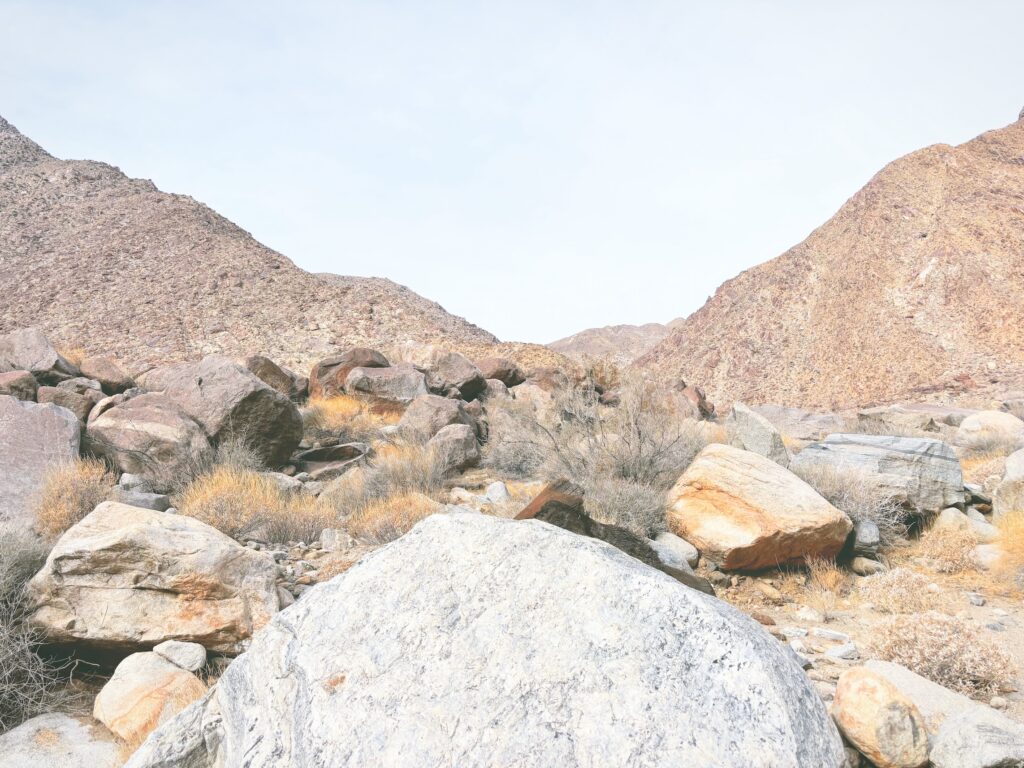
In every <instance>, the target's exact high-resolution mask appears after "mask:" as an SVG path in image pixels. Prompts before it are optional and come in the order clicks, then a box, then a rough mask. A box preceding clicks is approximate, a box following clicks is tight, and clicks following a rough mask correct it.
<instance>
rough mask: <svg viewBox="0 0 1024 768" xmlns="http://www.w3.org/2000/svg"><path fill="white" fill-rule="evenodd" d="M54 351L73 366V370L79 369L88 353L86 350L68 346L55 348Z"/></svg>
mask: <svg viewBox="0 0 1024 768" xmlns="http://www.w3.org/2000/svg"><path fill="white" fill-rule="evenodd" d="M55 349H56V351H57V354H58V355H60V356H61V357H63V358H64V359H65V360H67V361H68V362H69V363H71V364H72V365H73V366H75V368H80V367H81V365H82V361H83V360H85V358H87V357H88V356H89V352H88V351H87V350H86V349H84V348H82V347H76V346H72V345H70V344H69V345H67V346H57V347H56V348H55Z"/></svg>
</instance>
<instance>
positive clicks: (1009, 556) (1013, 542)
mask: <svg viewBox="0 0 1024 768" xmlns="http://www.w3.org/2000/svg"><path fill="white" fill-rule="evenodd" d="M996 527H997V528H998V529H999V549H1000V550H1001V551H1002V554H1001V555H1000V556H999V561H998V562H997V564H996V568H997V569H998V571H999V572H1000V573H1002V574H1008V575H1009V576H1010V578H1011V580H1013V581H1016V582H1017V583H1019V584H1020V586H1022V587H1024V510H1020V509H1015V510H1012V511H1011V512H1007V513H1006V514H1004V515H1003V516H1002V518H1000V519H999V520H998V521H997V522H996Z"/></svg>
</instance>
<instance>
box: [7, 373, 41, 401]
mask: <svg viewBox="0 0 1024 768" xmlns="http://www.w3.org/2000/svg"><path fill="white" fill-rule="evenodd" d="M38 389H39V383H38V382H37V381H36V377H35V376H33V375H32V374H31V373H29V372H28V371H8V372H7V373H0V395H10V396H11V397H14V398H17V399H18V400H35V399H36V391H37V390H38Z"/></svg>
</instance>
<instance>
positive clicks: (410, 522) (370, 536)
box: [346, 493, 443, 544]
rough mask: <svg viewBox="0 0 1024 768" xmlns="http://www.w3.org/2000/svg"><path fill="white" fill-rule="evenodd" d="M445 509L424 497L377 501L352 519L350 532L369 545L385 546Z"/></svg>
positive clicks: (399, 496)
mask: <svg viewBox="0 0 1024 768" xmlns="http://www.w3.org/2000/svg"><path fill="white" fill-rule="evenodd" d="M441 509H443V507H442V506H441V505H440V504H439V503H438V502H436V501H434V500H433V499H431V498H430V497H429V496H424V495H423V494H422V493H399V494H396V495H394V496H388V497H386V498H381V499H374V500H373V501H370V502H369V503H368V504H365V505H364V506H362V507H361V508H360V509H359V510H358V511H356V512H354V513H353V514H352V515H350V516H349V518H348V520H347V521H346V527H347V528H348V532H349V533H350V534H351V535H352V536H354V537H356V538H358V539H361V540H362V541H365V542H367V543H370V544H386V543H387V542H389V541H394V540H395V539H397V538H398V537H399V536H402V535H403V534H405V533H407V532H408V531H409V530H410V529H411V528H412V527H413V526H414V525H416V523H418V522H419V521H420V520H423V519H424V518H426V517H430V515H433V514H435V513H436V512H439V511H440V510H441Z"/></svg>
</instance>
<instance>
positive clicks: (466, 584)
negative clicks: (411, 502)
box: [128, 514, 845, 768]
mask: <svg viewBox="0 0 1024 768" xmlns="http://www.w3.org/2000/svg"><path fill="white" fill-rule="evenodd" d="M452 542H459V546H457V547H453V546H452V545H451V544H452ZM423 563H431V564H432V565H431V574H430V578H429V579H424V578H422V571H421V566H422V564H423ZM595 616H599V617H601V619H600V621H595V620H594V617H595ZM439 622H443V624H444V627H445V631H444V632H438V631H436V629H437V627H438V624H439ZM408 637H415V638H417V642H416V643H412V644H410V643H408V642H405V641H404V639H405V638H408ZM609 653H614V655H615V665H614V666H615V669H614V673H613V674H612V673H611V672H610V671H609V670H608V668H607V667H606V666H603V662H602V661H601V660H606V659H607V658H608V654H609ZM680 659H685V660H686V661H687V663H685V664H680V663H679V660H680ZM602 669H604V670H605V671H603V672H601V671H600V670H602ZM595 670H598V673H597V674H596V676H595ZM651 670H658V673H657V674H656V675H652V674H651ZM425 702H433V704H432V705H430V706H426V705H425ZM496 712H500V713H501V716H500V717H497V718H496V717H495V713H496ZM538 713H542V716H538ZM612 713H614V714H612ZM552 722H557V723H559V724H560V725H559V728H560V729H561V732H562V737H561V738H552V736H551V723H552ZM207 745H209V746H207ZM214 753H216V754H214ZM666 755H671V756H672V761H673V762H675V763H678V764H679V765H692V766H711V765H714V766H717V767H718V768H738V767H740V766H742V767H743V768H749V766H750V765H751V762H750V761H751V756H752V755H756V756H757V757H756V759H757V760H758V761H760V762H761V763H762V764H764V765H794V766H797V765H799V766H814V767H815V768H839V766H841V765H843V763H844V760H845V754H844V751H843V746H842V741H841V739H840V737H839V734H838V732H837V730H836V728H835V726H834V724H833V723H832V721H831V719H830V718H829V716H828V714H827V712H826V710H825V707H824V705H823V704H822V702H821V700H820V698H819V697H818V695H817V694H816V692H815V690H814V688H813V687H812V684H811V682H810V681H809V680H808V679H807V677H806V675H805V674H804V672H802V671H801V670H800V668H799V666H798V665H797V663H796V662H795V661H794V660H793V658H792V656H791V655H790V654H789V653H788V652H787V651H786V650H785V649H784V648H783V646H782V645H781V644H779V643H778V642H777V641H776V640H775V639H773V638H772V637H771V636H770V635H768V634H767V633H766V632H765V631H764V630H762V629H760V628H759V627H758V626H757V624H756V623H755V622H753V621H752V620H750V619H749V618H748V617H746V616H744V615H742V614H741V613H740V612H739V611H737V610H735V609H734V608H732V607H730V606H728V605H726V604H725V603H723V602H721V601H718V600H714V599H711V598H708V597H707V596H705V595H701V594H699V593H697V592H695V591H693V590H687V589H681V588H678V587H673V585H672V584H671V582H668V581H667V580H666V579H665V577H664V576H663V575H662V574H659V573H657V572H655V571H652V570H650V569H647V568H644V567H643V566H641V565H640V564H638V563H637V562H636V561H635V560H633V559H632V558H629V557H627V556H625V555H624V554H622V553H620V552H617V551H616V550H615V549H613V548H611V547H609V546H607V545H605V544H602V543H600V542H596V541H593V540H589V539H586V538H582V537H579V536H572V535H569V534H567V533H566V532H564V531H560V530H558V529H556V528H554V527H552V526H550V525H544V524H542V523H539V522H537V521H527V522H512V521H507V520H500V519H496V518H492V517H488V516H485V515H462V514H453V515H435V516H433V517H430V518H428V519H427V520H425V521H423V522H421V523H420V524H419V525H417V526H416V527H415V528H414V529H413V531H412V532H410V533H409V534H407V535H405V536H403V537H402V538H400V539H398V540H397V541H395V542H394V543H392V544H390V545H388V546H387V547H384V548H382V549H380V550H378V551H377V552H376V553H375V554H373V555H371V556H369V557H367V558H365V559H363V560H362V561H361V562H360V563H359V564H358V565H356V566H354V567H353V568H351V569H350V570H349V571H347V572H346V573H345V574H344V575H343V576H341V577H339V578H336V579H333V580H332V581H330V582H328V583H326V584H321V585H319V586H318V587H317V588H316V589H314V590H313V591H311V592H309V593H307V594H305V595H304V596H303V598H302V599H301V600H300V601H299V602H298V603H297V604H296V605H295V606H293V607H292V608H291V609H289V610H288V611H287V612H285V613H282V614H281V615H280V616H279V617H277V618H276V619H275V620H274V621H273V622H271V624H270V625H269V626H268V627H267V628H266V629H264V631H262V632H261V633H260V634H259V635H258V636H257V637H256V638H254V641H253V644H252V647H251V648H250V650H249V652H248V653H246V654H245V655H244V656H241V657H239V658H238V659H237V660H235V662H234V663H232V665H231V666H230V667H229V668H228V669H227V670H226V671H225V673H224V675H223V676H222V677H221V678H220V680H219V682H218V684H217V686H216V688H215V689H214V691H213V692H212V693H211V694H210V696H209V697H208V698H206V699H205V700H204V701H203V702H201V703H200V704H199V705H197V706H195V707H192V708H190V709H189V710H187V711H186V712H184V713H182V715H180V716H179V717H178V718H176V719H175V720H173V721H171V722H169V723H167V724H166V725H165V726H164V727H163V728H161V729H160V730H159V731H158V732H157V733H156V734H155V735H154V736H153V737H152V738H150V740H149V741H147V742H146V743H145V744H144V745H142V747H141V748H140V749H139V751H138V752H137V753H136V754H135V755H134V756H133V757H132V759H131V760H130V761H129V763H128V768H155V766H158V765H159V766H161V768H183V767H184V766H190V768H210V766H213V765H236V764H240V763H241V762H242V761H243V760H244V761H246V762H248V763H249V764H252V765H272V764H273V765H291V766H295V768H309V767H310V766H312V765H313V764H314V762H316V764H319V765H346V764H350V765H361V764H368V763H373V762H380V761H382V760H384V761H385V762H387V763H388V764H390V765H438V764H452V765H482V764H501V765H516V766H522V767H523V768H529V767H530V766H545V767H546V766H556V765H559V766H560V765H627V764H631V763H636V764H650V765H654V764H658V763H661V762H663V761H664V760H665V756H666ZM313 756H315V758H314V757H313ZM218 761H220V762H218Z"/></svg>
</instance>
